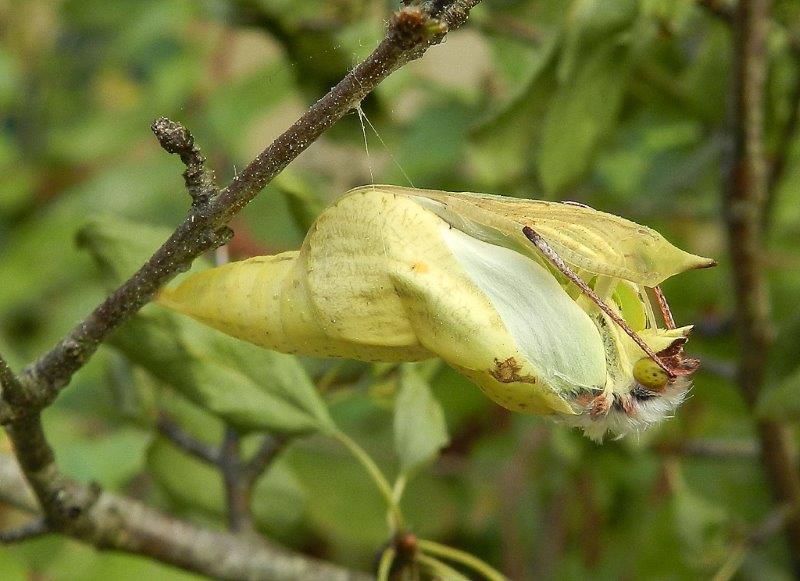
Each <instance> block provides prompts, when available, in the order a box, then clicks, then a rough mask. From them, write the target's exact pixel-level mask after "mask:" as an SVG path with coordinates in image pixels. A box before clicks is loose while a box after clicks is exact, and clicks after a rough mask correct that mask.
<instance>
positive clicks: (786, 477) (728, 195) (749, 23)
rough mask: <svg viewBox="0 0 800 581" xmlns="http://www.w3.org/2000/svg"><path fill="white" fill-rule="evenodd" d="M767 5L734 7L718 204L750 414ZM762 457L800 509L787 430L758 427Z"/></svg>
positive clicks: (757, 349) (795, 535)
mask: <svg viewBox="0 0 800 581" xmlns="http://www.w3.org/2000/svg"><path fill="white" fill-rule="evenodd" d="M769 23H770V2H769V0H752V1H750V2H739V4H738V6H737V9H736V12H735V18H734V20H733V39H734V49H735V50H734V52H735V54H734V61H733V65H734V66H733V71H734V79H733V81H734V82H733V87H732V95H731V97H732V98H731V105H732V106H731V110H730V129H731V134H732V135H731V137H732V143H731V145H732V147H731V151H730V156H729V159H728V164H727V167H726V171H727V175H726V176H725V177H726V190H725V196H724V199H723V204H724V210H725V218H726V222H727V229H728V247H729V252H730V256H731V265H732V272H733V282H734V290H735V295H736V296H735V298H736V324H737V327H738V331H739V339H740V349H741V353H740V358H739V368H738V373H737V376H738V379H737V382H738V384H739V387H740V389H741V392H742V394H743V396H744V399H745V401H746V403H747V405H748V407H749V408H750V409H751V410H755V409H756V407H757V405H758V399H759V395H760V393H761V391H762V389H763V387H764V382H765V376H766V369H767V361H768V359H767V358H768V353H769V350H770V347H771V345H772V341H773V330H772V321H771V315H770V306H769V289H768V286H767V279H766V276H765V272H764V266H763V263H762V260H763V256H764V254H765V250H764V233H763V224H764V211H765V203H766V200H767V195H768V189H769V171H768V166H767V162H766V158H765V153H764V110H765V99H766V96H765V84H766V75H767V70H768V68H769V63H768V58H769V55H768V50H767V36H768V30H769ZM756 427H757V430H758V435H759V439H760V444H761V457H762V462H763V465H764V469H765V472H766V475H767V480H768V481H769V483H770V486H771V488H772V491H773V495H774V496H775V498H776V500H777V501H778V502H779V503H782V504H788V505H791V506H800V474H799V473H798V470H797V464H796V461H795V458H794V455H793V452H792V450H793V437H792V435H791V432H790V431H789V428H788V426H786V425H783V424H781V423H779V422H774V421H764V420H761V421H758V422H757V425H756ZM785 530H786V539H787V541H788V543H789V548H790V554H791V559H792V566H793V569H794V571H795V572H797V573H798V574H800V514H798V513H797V512H795V513H793V514H792V515H791V516H790V517H789V519H788V521H787V523H786V528H785Z"/></svg>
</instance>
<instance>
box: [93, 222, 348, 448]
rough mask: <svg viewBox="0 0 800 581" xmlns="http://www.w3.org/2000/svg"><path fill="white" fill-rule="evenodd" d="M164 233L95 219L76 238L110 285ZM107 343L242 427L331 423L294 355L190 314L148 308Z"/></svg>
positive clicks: (302, 428) (309, 428) (282, 428)
mask: <svg viewBox="0 0 800 581" xmlns="http://www.w3.org/2000/svg"><path fill="white" fill-rule="evenodd" d="M164 238H165V237H164V236H163V233H162V232H161V231H159V230H158V229H154V228H152V227H148V226H142V225H140V224H136V223H130V222H122V221H119V220H108V221H104V220H99V219H98V220H94V221H93V222H91V224H90V225H88V226H87V227H85V228H83V229H82V230H81V231H80V233H79V236H78V239H79V241H80V243H81V245H82V246H83V247H85V248H86V249H88V250H89V252H90V253H91V254H92V256H93V257H94V259H95V261H96V262H97V264H98V265H99V267H100V268H101V270H103V271H104V272H105V274H106V275H107V277H108V278H109V279H111V280H113V281H114V282H115V283H118V282H120V281H121V280H122V279H123V278H124V277H125V276H128V275H130V273H131V272H133V270H135V268H136V266H137V265H139V264H140V263H141V262H142V261H143V260H144V258H143V257H146V256H149V254H150V252H152V250H153V249H154V240H156V239H158V240H159V241H162V240H164ZM156 244H157V243H156ZM201 267H202V266H198V268H201ZM109 345H111V346H112V347H115V348H116V349H118V350H119V351H121V352H122V353H124V354H125V355H126V356H127V357H128V358H129V359H130V360H131V361H133V362H134V363H136V364H138V365H140V366H142V367H144V368H145V369H146V370H147V371H149V372H150V374H151V375H153V376H154V377H156V378H157V379H159V380H160V381H162V382H163V383H165V384H167V385H170V386H171V387H173V388H175V389H176V390H177V391H178V392H180V393H181V394H182V395H184V396H185V397H186V398H188V399H189V400H190V401H192V402H194V403H195V404H197V405H199V406H200V407H202V408H204V409H207V410H208V411H210V412H211V413H213V414H214V415H216V416H217V417H219V418H221V419H223V420H224V421H225V422H226V423H228V424H230V425H231V426H234V427H236V428H237V429H239V430H241V431H245V432H246V431H253V430H269V431H275V432H281V433H289V434H300V433H309V432H313V431H317V430H323V431H327V430H329V429H331V428H332V427H333V421H332V420H331V418H330V416H329V415H328V410H327V407H326V405H325V403H324V402H323V401H322V399H321V398H320V396H319V394H318V393H317V391H316V388H315V387H314V385H313V383H312V382H311V380H310V379H309V377H308V375H307V374H306V372H305V371H304V370H303V368H302V366H301V365H300V363H299V362H298V361H297V359H295V358H294V357H292V356H289V355H283V354H280V353H275V352H272V351H266V350H263V349H260V348H258V347H255V346H252V345H249V344H247V343H244V342H240V341H237V340H236V339H233V338H231V337H228V336H226V335H223V334H222V333H219V332H217V331H215V330H213V329H210V328H208V327H206V326H205V325H201V324H200V323H197V322H195V321H193V320H191V319H189V318H188V317H183V316H181V315H177V314H175V313H172V312H168V311H166V310H162V309H158V308H156V307H149V306H148V307H146V308H145V309H144V310H143V311H142V312H140V313H139V314H137V315H136V316H135V317H134V318H133V319H131V320H130V321H128V322H127V323H126V324H124V325H123V326H122V327H121V328H120V329H118V330H117V331H116V332H115V333H114V334H113V335H112V336H111V337H110V338H109Z"/></svg>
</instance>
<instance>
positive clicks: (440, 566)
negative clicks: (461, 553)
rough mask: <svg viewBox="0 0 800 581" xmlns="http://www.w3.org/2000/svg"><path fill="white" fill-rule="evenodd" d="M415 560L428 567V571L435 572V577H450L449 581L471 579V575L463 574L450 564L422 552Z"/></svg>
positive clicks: (466, 580) (467, 580)
mask: <svg viewBox="0 0 800 581" xmlns="http://www.w3.org/2000/svg"><path fill="white" fill-rule="evenodd" d="M415 560H416V561H417V563H419V564H420V565H422V566H423V567H426V568H427V569H428V571H430V572H431V573H432V574H433V577H434V578H435V579H448V581H469V577H467V576H466V575H462V574H461V573H459V572H458V571H456V570H455V569H453V568H452V567H451V566H450V565H448V564H447V563H443V562H441V561H440V560H439V559H435V558H433V557H430V556H428V555H425V554H423V553H420V554H418V555H417V556H416V557H415Z"/></svg>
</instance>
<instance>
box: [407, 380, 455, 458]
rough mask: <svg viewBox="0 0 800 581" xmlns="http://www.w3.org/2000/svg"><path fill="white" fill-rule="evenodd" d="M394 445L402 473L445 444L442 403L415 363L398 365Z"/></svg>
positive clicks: (446, 438)
mask: <svg viewBox="0 0 800 581" xmlns="http://www.w3.org/2000/svg"><path fill="white" fill-rule="evenodd" d="M394 441H395V449H396V450H397V453H398V454H399V456H400V467H401V470H402V472H403V474H409V473H410V472H412V471H414V470H415V469H416V468H418V467H420V466H421V465H423V464H425V463H427V462H429V461H431V460H433V458H435V457H436V455H437V454H438V453H439V450H440V449H441V448H443V447H444V446H446V445H447V443H448V442H449V437H448V435H447V425H446V424H445V420H444V412H443V411H442V407H441V405H439V402H438V401H436V399H435V398H434V397H433V394H432V393H431V388H430V386H429V385H428V382H427V381H425V380H424V379H422V377H420V374H419V373H418V371H417V370H416V368H415V366H412V365H404V366H403V367H402V368H401V375H400V390H399V392H398V394H397V400H396V402H395V411H394Z"/></svg>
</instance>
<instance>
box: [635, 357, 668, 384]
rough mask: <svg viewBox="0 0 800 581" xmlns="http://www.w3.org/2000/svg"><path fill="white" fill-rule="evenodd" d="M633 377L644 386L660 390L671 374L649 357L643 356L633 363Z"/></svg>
mask: <svg viewBox="0 0 800 581" xmlns="http://www.w3.org/2000/svg"><path fill="white" fill-rule="evenodd" d="M633 378H634V379H635V380H636V381H638V382H639V383H640V384H642V385H643V386H644V387H646V388H648V389H651V390H654V391H658V390H660V389H663V387H664V386H665V385H667V382H668V381H669V376H668V375H667V374H666V372H665V371H664V370H663V369H661V367H659V366H658V364H657V363H656V362H655V361H653V360H652V359H650V358H649V357H642V358H641V359H639V361H637V362H636V363H634V365H633Z"/></svg>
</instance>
